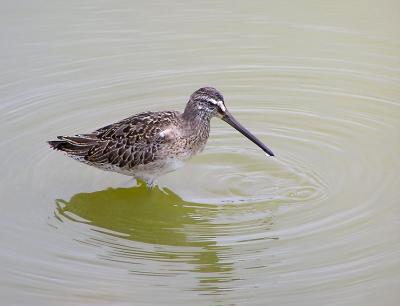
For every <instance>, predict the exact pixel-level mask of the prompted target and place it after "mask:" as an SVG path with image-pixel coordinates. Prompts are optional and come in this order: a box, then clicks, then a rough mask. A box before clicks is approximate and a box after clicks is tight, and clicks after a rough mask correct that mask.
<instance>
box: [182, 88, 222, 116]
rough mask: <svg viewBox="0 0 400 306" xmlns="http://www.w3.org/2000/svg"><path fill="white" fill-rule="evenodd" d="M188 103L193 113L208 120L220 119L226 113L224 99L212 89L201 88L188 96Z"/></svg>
mask: <svg viewBox="0 0 400 306" xmlns="http://www.w3.org/2000/svg"><path fill="white" fill-rule="evenodd" d="M189 103H190V104H191V107H192V108H193V111H194V112H196V113H197V114H199V115H205V116H207V117H209V118H211V117H220V118H222V116H223V115H224V113H225V112H226V106H225V103H224V97H223V96H222V94H221V93H220V92H219V91H218V90H216V89H215V88H213V87H202V88H200V89H198V90H196V91H195V92H194V93H193V94H192V95H191V96H190V100H189ZM189 103H188V104H189Z"/></svg>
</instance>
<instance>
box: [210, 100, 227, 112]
mask: <svg viewBox="0 0 400 306" xmlns="http://www.w3.org/2000/svg"><path fill="white" fill-rule="evenodd" d="M207 100H208V101H210V102H211V103H212V104H215V105H218V106H219V108H220V109H221V110H222V111H223V112H224V111H226V108H225V106H224V103H223V102H222V101H217V100H215V99H213V98H208V99H207Z"/></svg>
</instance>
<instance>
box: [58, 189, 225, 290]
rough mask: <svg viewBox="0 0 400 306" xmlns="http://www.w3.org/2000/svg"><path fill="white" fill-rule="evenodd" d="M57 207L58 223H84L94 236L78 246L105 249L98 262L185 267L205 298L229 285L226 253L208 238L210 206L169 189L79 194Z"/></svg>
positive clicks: (112, 190) (223, 248)
mask: <svg viewBox="0 0 400 306" xmlns="http://www.w3.org/2000/svg"><path fill="white" fill-rule="evenodd" d="M56 205H57V208H56V212H55V214H56V217H57V218H58V219H59V220H60V221H62V222H66V221H67V220H70V221H74V222H79V223H85V224H88V226H90V229H91V230H93V231H95V232H91V233H93V235H89V237H87V238H86V239H85V241H83V242H84V243H88V244H96V245H101V246H102V249H103V250H102V251H103V252H104V246H105V249H107V250H108V251H107V254H102V255H99V256H100V257H101V258H103V259H107V260H110V261H114V262H124V263H132V264H136V263H137V262H138V261H144V260H157V261H158V263H159V264H161V265H162V262H164V263H165V262H169V264H171V263H174V264H177V263H178V264H179V263H185V264H188V265H184V267H185V268H184V269H187V271H190V272H195V273H196V275H197V279H198V281H199V283H200V287H199V288H197V290H202V291H203V290H206V291H208V292H209V293H210V292H211V293H217V292H218V290H219V289H221V288H220V287H219V286H220V284H222V283H226V282H229V281H230V280H231V272H232V269H233V267H232V264H231V263H229V262H221V260H220V257H221V254H220V252H223V253H226V252H229V250H228V249H227V247H222V246H218V245H217V244H216V241H215V238H213V237H215V235H216V234H215V233H214V232H213V228H214V226H213V225H212V224H210V221H209V220H210V219H211V218H212V217H213V214H215V211H214V210H213V209H212V206H210V205H207V204H199V203H192V202H186V201H184V200H183V199H182V198H180V197H179V196H178V195H177V194H175V193H174V192H172V191H171V190H168V189H164V190H160V189H158V188H157V187H156V188H155V189H153V190H152V191H151V192H149V191H148V190H147V188H146V187H145V186H144V185H141V186H138V187H133V188H117V189H112V188H109V189H106V190H102V191H97V192H92V193H79V194H76V195H74V196H73V197H72V198H71V199H70V200H69V201H65V200H61V199H59V200H56ZM110 238H111V239H110ZM160 262H161V263H160ZM145 266H147V267H148V265H145ZM128 269H130V268H128ZM177 269H181V268H180V267H177ZM162 270H163V269H162V266H161V267H159V269H158V271H162ZM130 272H132V273H135V272H139V273H140V274H151V271H133V270H132V269H130ZM165 272H166V273H168V271H167V270H165ZM224 289H225V290H226V289H227V288H224Z"/></svg>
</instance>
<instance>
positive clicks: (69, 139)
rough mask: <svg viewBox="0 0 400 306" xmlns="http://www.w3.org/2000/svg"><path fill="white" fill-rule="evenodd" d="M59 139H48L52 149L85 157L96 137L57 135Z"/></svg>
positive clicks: (93, 144) (94, 143)
mask: <svg viewBox="0 0 400 306" xmlns="http://www.w3.org/2000/svg"><path fill="white" fill-rule="evenodd" d="M57 138H58V139H59V140H51V141H48V144H49V145H50V147H51V148H52V149H53V150H57V151H63V152H65V153H67V154H68V155H71V156H73V157H85V156H86V155H87V154H88V153H89V151H90V149H92V148H93V146H95V145H96V139H93V138H92V137H90V135H76V136H57Z"/></svg>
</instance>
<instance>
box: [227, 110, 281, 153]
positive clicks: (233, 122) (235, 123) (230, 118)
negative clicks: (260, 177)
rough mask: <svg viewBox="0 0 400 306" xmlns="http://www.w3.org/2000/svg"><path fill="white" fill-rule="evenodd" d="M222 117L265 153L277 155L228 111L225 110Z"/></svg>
mask: <svg viewBox="0 0 400 306" xmlns="http://www.w3.org/2000/svg"><path fill="white" fill-rule="evenodd" d="M221 119H222V120H224V121H225V122H227V123H228V124H229V125H231V126H232V127H234V128H235V129H236V130H238V131H239V132H240V133H242V134H243V135H244V136H246V137H247V138H248V139H250V140H251V141H252V142H254V143H255V144H256V145H257V146H259V147H260V148H261V149H262V150H263V151H264V152H265V153H267V154H268V155H270V156H275V154H274V153H273V152H272V151H271V150H270V149H268V147H267V146H266V145H265V144H263V143H262V142H261V141H260V140H259V139H258V138H257V137H256V136H254V135H253V134H252V133H250V132H249V131H248V130H247V129H246V128H245V127H244V126H243V125H241V124H240V123H239V122H238V121H237V120H236V119H235V118H234V117H233V116H232V115H231V114H230V113H229V112H228V111H225V113H224V116H223V117H222V118H221Z"/></svg>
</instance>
